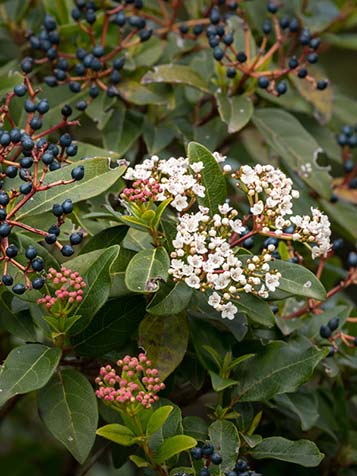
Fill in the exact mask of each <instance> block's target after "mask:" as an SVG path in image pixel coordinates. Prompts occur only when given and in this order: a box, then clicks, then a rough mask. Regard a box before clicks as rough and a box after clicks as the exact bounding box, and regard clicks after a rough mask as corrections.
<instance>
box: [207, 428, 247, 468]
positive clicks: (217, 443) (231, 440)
mask: <svg viewBox="0 0 357 476" xmlns="http://www.w3.org/2000/svg"><path fill="white" fill-rule="evenodd" d="M208 434H209V437H210V441H211V443H212V444H213V446H214V448H215V451H217V452H218V453H219V454H220V455H221V456H222V460H223V462H222V466H221V467H222V470H223V471H224V470H229V469H232V468H233V467H234V465H235V462H236V461H237V456H238V453H239V447H240V438H239V434H238V430H237V427H236V426H235V425H234V424H233V423H232V422H230V421H227V420H217V421H215V422H214V423H212V425H210V427H209V428H208Z"/></svg>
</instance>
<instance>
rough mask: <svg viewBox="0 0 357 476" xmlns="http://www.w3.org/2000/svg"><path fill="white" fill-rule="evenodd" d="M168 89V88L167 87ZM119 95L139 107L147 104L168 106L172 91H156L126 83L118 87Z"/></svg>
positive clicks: (140, 85) (130, 82) (133, 82)
mask: <svg viewBox="0 0 357 476" xmlns="http://www.w3.org/2000/svg"><path fill="white" fill-rule="evenodd" d="M167 87H168V86H167ZM117 89H118V91H119V94H120V96H121V97H122V98H124V99H125V100H126V101H128V102H131V103H133V104H136V105H138V106H145V105H147V104H158V105H167V103H168V102H169V100H170V94H172V93H171V91H167V90H166V91H160V92H159V91H155V89H153V88H149V87H146V86H143V85H142V84H140V83H137V82H135V81H125V82H123V83H120V85H119V86H118V87H117Z"/></svg>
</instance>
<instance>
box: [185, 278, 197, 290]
mask: <svg viewBox="0 0 357 476" xmlns="http://www.w3.org/2000/svg"><path fill="white" fill-rule="evenodd" d="M185 283H186V284H187V285H188V286H190V288H195V289H199V288H200V284H201V281H200V278H199V277H198V276H195V275H190V276H188V278H185Z"/></svg>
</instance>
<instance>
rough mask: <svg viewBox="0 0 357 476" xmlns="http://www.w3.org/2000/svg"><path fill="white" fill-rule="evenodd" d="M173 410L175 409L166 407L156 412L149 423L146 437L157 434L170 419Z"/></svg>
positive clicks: (169, 406)
mask: <svg viewBox="0 0 357 476" xmlns="http://www.w3.org/2000/svg"><path fill="white" fill-rule="evenodd" d="M172 410H173V407H172V406H171V405H164V406H163V407H160V408H158V409H157V410H155V411H154V413H153V414H152V415H151V417H150V419H149V421H148V423H147V426H146V435H147V436H148V435H152V434H153V433H156V432H157V431H158V430H159V429H160V428H161V427H162V425H163V424H164V423H165V421H166V420H167V419H168V417H169V415H170V413H171V412H172Z"/></svg>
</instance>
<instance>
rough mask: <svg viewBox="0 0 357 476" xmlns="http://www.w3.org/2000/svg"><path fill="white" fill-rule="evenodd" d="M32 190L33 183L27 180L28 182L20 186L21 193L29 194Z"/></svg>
mask: <svg viewBox="0 0 357 476" xmlns="http://www.w3.org/2000/svg"><path fill="white" fill-rule="evenodd" d="M31 190H32V183H31V182H27V183H24V184H22V185H21V186H20V193H22V194H23V195H28V194H29V193H30V192H31Z"/></svg>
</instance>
